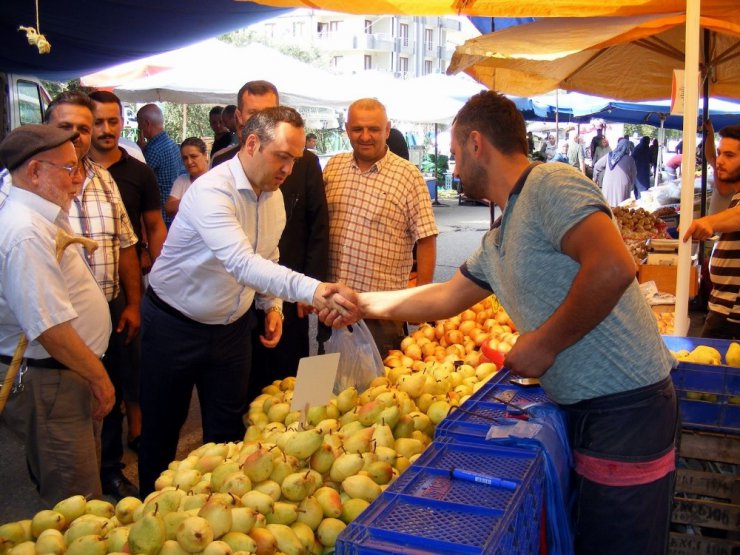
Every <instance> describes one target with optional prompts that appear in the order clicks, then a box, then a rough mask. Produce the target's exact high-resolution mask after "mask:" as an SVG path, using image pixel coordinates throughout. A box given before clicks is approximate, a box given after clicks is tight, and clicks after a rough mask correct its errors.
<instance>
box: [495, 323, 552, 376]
mask: <svg viewBox="0 0 740 555" xmlns="http://www.w3.org/2000/svg"><path fill="white" fill-rule="evenodd" d="M540 335H541V334H538V332H537V331H536V330H535V331H533V332H529V333H524V334H522V335H520V336H519V339H517V341H516V343H514V346H513V347H512V348H511V351H509V353H508V354H507V355H506V357H505V358H504V366H505V367H506V368H507V369H508V370H509V371H510V372H511V373H512V374H516V375H517V376H523V377H525V378H539V377H540V376H542V375H543V374H544V373H545V372H547V371H548V370H549V369H550V366H552V365H553V363H554V362H555V356H556V354H557V353H555V352H553V351H552V349H550V348H549V346H548V345H547V342H546V341H545V340H544V338H542V337H540Z"/></svg>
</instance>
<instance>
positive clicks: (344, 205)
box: [324, 98, 438, 353]
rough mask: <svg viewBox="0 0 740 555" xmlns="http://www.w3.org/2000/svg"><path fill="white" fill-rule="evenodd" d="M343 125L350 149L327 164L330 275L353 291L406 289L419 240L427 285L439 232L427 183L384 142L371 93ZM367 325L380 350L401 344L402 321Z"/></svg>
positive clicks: (420, 274)
mask: <svg viewBox="0 0 740 555" xmlns="http://www.w3.org/2000/svg"><path fill="white" fill-rule="evenodd" d="M346 129H347V135H348V136H349V140H350V143H351V144H352V149H353V151H352V152H350V153H345V154H337V155H336V156H334V157H333V158H332V159H331V160H329V163H328V164H327V165H326V168H324V183H325V186H326V201H327V205H328V207H329V276H331V277H330V278H329V279H333V280H337V281H341V282H342V283H347V284H348V285H349V286H350V287H352V288H353V289H355V290H357V291H375V290H378V289H405V288H406V287H408V281H409V273H410V271H411V267H412V264H413V248H414V245H416V247H417V250H416V258H417V264H416V266H417V274H416V276H417V277H416V282H417V283H418V284H419V285H424V284H426V283H431V281H432V279H433V277H434V263H435V260H436V256H437V233H438V231H437V226H436V224H435V221H434V212H433V210H432V201H431V198H430V197H429V189H428V188H427V184H426V181H424V177H423V176H422V175H421V172H420V171H419V169H418V168H417V167H416V166H414V165H413V164H412V163H411V162H409V161H407V160H404V159H403V158H401V157H400V156H397V155H396V154H394V153H393V152H391V150H390V149H389V148H388V144H387V142H386V141H387V139H388V135H389V133H390V129H391V124H390V122H389V121H388V116H387V114H386V110H385V106H383V104H381V103H380V102H378V101H377V100H376V99H374V98H363V99H360V100H356V101H355V102H353V103H352V104H351V105H350V107H349V110H348V113H347V124H346ZM366 324H367V326H368V329H369V330H370V332H371V333H372V335H373V338H374V339H375V343H376V345H377V347H378V350H379V351H380V352H381V353H387V352H388V351H389V350H391V349H398V348H399V345H400V344H401V340H402V339H403V337H404V336H405V335H406V326H405V322H403V321H401V320H396V321H391V320H385V319H382V320H381V319H375V320H366Z"/></svg>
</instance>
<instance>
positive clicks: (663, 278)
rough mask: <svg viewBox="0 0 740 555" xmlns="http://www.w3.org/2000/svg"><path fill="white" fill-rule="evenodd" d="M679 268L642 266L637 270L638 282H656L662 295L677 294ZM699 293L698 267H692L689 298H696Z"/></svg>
mask: <svg viewBox="0 0 740 555" xmlns="http://www.w3.org/2000/svg"><path fill="white" fill-rule="evenodd" d="M677 273H678V267H677V266H663V265H655V264H640V266H639V267H638V269H637V281H638V282H639V283H645V282H646V281H654V282H655V286H656V287H657V288H658V291H660V292H661V293H670V294H671V295H675V294H676V274H677ZM698 291H699V278H698V273H697V270H696V266H691V273H690V274H689V297H694V296H696V294H697V293H698Z"/></svg>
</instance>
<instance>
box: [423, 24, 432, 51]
mask: <svg viewBox="0 0 740 555" xmlns="http://www.w3.org/2000/svg"><path fill="white" fill-rule="evenodd" d="M424 50H426V51H431V50H434V29H424Z"/></svg>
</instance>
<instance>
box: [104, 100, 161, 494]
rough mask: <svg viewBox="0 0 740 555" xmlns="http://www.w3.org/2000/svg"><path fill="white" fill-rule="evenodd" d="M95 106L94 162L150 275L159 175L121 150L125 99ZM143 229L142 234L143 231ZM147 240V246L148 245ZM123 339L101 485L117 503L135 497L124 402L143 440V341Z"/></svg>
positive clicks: (118, 303)
mask: <svg viewBox="0 0 740 555" xmlns="http://www.w3.org/2000/svg"><path fill="white" fill-rule="evenodd" d="M90 98H91V99H92V101H93V116H94V119H93V130H92V145H91V148H90V158H92V159H93V160H94V161H95V162H97V163H98V164H100V165H101V166H102V167H103V168H105V169H107V170H108V171H109V172H110V174H111V176H113V179H115V181H116V185H118V189H119V191H120V193H121V198H122V199H123V204H124V206H125V207H126V213H127V214H128V216H129V219H130V220H131V224H132V225H133V228H134V232H135V233H136V237H137V238H138V240H139V242H138V243H137V244H136V248H137V254H138V257H139V262H140V265H141V267H142V269H143V270H144V271H145V272H148V271H149V269H150V268H151V265H152V261H153V260H156V258H157V256H159V253H160V251H161V250H162V244H163V243H164V238H165V237H166V236H167V228H166V227H165V225H164V221H163V220H162V212H161V202H160V199H159V188H158V187H157V178H156V177H155V175H154V172H153V171H152V170H151V168H149V166H147V165H146V164H144V163H143V162H140V161H139V160H136V159H135V158H133V157H132V156H130V155H129V154H128V152H127V151H126V150H125V149H124V148H122V147H121V146H119V144H118V141H119V139H120V137H121V130H122V128H123V110H122V106H121V101H120V99H119V98H118V97H117V96H116V95H115V94H113V93H112V92H109V91H95V92H93V93H90ZM142 224H143V228H142ZM145 239H146V241H145ZM125 293H126V292H125V290H124V291H121V294H119V295H118V297H117V298H116V299H114V300H113V301H111V303H110V309H111V318H112V320H113V321H114V322H116V321H118V319H119V317H120V314H121V311H122V310H123V308H124V307H125V306H126V294H125ZM127 339H128V338H127V337H126V336H125V335H124V334H122V333H114V334H113V335H112V336H111V340H110V345H109V348H108V352H107V358H106V368H107V369H108V371H109V372H110V376H111V380H112V381H113V384H114V386H115V388H116V401H117V403H116V406H115V407H114V408H113V410H112V411H111V412H110V414H109V415H108V416H107V417H106V419H105V421H104V422H103V431H102V462H101V480H102V482H103V484H104V488H103V489H104V490H105V491H106V492H111V491H114V490H117V491H118V493H117V494H116V495H114V497H125V496H126V495H128V494H129V493H130V488H129V487H128V486H127V484H126V482H127V481H128V480H127V479H126V478H125V476H123V474H122V472H121V469H122V463H121V458H122V456H123V444H122V433H123V413H122V411H121V402H125V403H126V417H127V420H128V437H129V441H128V443H129V445H131V446H132V448H135V447H136V446H137V444H138V438H139V435H140V434H141V408H140V406H139V366H140V358H141V340H140V336H139V335H138V334H137V335H136V337H134V338H133V339H132V340H130V341H128V340H127Z"/></svg>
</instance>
